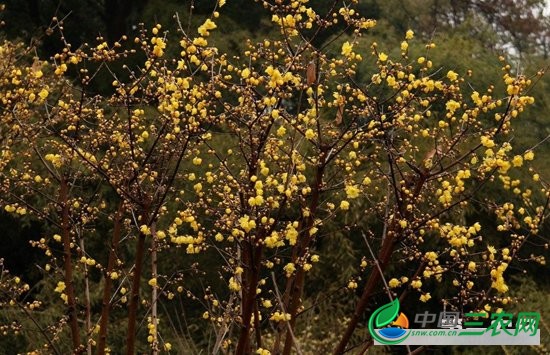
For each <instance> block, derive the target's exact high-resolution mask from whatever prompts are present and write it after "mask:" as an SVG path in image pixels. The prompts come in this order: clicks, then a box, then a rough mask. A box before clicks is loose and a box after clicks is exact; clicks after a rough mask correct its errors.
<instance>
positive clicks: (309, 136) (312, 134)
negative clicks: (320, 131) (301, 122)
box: [305, 128, 315, 140]
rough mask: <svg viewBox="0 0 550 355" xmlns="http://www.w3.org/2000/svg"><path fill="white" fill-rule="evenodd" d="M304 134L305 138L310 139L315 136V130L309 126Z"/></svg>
mask: <svg viewBox="0 0 550 355" xmlns="http://www.w3.org/2000/svg"><path fill="white" fill-rule="evenodd" d="M305 136H306V138H307V139H309V140H312V139H313V138H315V132H313V130H312V129H311V128H310V129H308V130H307V131H306V133H305Z"/></svg>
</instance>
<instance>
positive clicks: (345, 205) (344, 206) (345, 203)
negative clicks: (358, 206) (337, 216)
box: [340, 200, 349, 210]
mask: <svg viewBox="0 0 550 355" xmlns="http://www.w3.org/2000/svg"><path fill="white" fill-rule="evenodd" d="M340 208H341V209H343V210H348V209H349V202H348V201H346V200H344V201H342V202H340Z"/></svg>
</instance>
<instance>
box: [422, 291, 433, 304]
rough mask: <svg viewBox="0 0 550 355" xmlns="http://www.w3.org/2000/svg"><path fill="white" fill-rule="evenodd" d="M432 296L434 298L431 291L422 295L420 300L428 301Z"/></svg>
mask: <svg viewBox="0 0 550 355" xmlns="http://www.w3.org/2000/svg"><path fill="white" fill-rule="evenodd" d="M430 298H432V296H431V295H430V293H429V292H428V293H425V294H423V295H421V296H420V300H421V301H422V302H427V301H428V300H429V299H430Z"/></svg>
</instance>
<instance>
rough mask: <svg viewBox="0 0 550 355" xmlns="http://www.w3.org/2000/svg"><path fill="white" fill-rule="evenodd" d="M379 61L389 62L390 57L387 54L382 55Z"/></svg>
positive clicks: (379, 56)
mask: <svg viewBox="0 0 550 355" xmlns="http://www.w3.org/2000/svg"><path fill="white" fill-rule="evenodd" d="M378 59H379V60H380V61H381V62H385V61H386V60H388V55H387V54H386V53H380V54H379V55H378Z"/></svg>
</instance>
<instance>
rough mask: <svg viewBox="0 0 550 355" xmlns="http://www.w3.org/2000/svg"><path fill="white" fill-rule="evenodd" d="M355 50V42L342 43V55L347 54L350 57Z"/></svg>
mask: <svg viewBox="0 0 550 355" xmlns="http://www.w3.org/2000/svg"><path fill="white" fill-rule="evenodd" d="M352 51H353V44H351V43H349V42H348V41H346V42H344V44H342V55H345V56H346V57H349V56H350V55H351V53H352Z"/></svg>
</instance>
